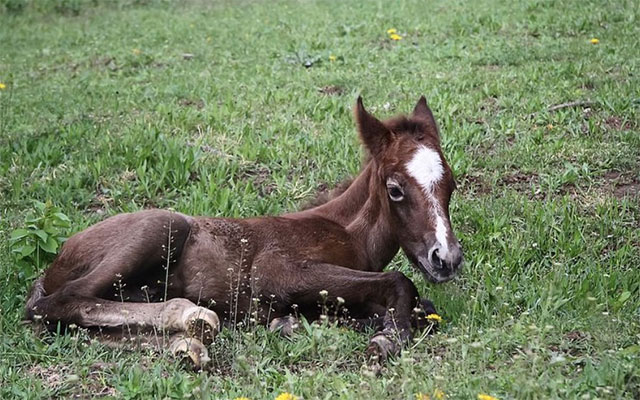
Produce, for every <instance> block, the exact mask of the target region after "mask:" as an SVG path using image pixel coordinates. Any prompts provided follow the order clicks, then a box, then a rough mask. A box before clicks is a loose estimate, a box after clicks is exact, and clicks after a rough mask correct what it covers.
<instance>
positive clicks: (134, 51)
mask: <svg viewBox="0 0 640 400" xmlns="http://www.w3.org/2000/svg"><path fill="white" fill-rule="evenodd" d="M131 51H132V52H133V54H135V55H137V56H139V55H140V53H142V50H140V49H133V50H131Z"/></svg>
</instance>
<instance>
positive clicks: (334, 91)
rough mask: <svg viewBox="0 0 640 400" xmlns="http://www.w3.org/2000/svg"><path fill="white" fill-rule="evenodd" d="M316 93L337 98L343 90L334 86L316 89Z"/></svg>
mask: <svg viewBox="0 0 640 400" xmlns="http://www.w3.org/2000/svg"><path fill="white" fill-rule="evenodd" d="M318 92H320V93H322V94H326V95H327V96H339V95H341V94H342V93H343V92H344V89H343V88H341V87H340V86H336V85H327V86H324V87H321V88H320V89H318Z"/></svg>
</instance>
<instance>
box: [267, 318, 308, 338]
mask: <svg viewBox="0 0 640 400" xmlns="http://www.w3.org/2000/svg"><path fill="white" fill-rule="evenodd" d="M299 326H300V325H299V323H298V319H297V318H296V317H293V316H291V315H288V316H286V317H280V318H274V319H273V321H271V323H270V324H269V330H270V331H271V332H280V335H281V336H284V337H289V336H291V335H293V331H295V330H296V329H297V328H298V327H299Z"/></svg>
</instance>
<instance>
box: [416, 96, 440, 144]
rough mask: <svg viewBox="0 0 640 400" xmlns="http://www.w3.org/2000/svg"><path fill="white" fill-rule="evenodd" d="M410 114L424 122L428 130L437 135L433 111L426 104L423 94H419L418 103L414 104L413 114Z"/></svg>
mask: <svg viewBox="0 0 640 400" xmlns="http://www.w3.org/2000/svg"><path fill="white" fill-rule="evenodd" d="M411 116H412V117H413V118H415V119H418V120H420V121H422V122H424V123H426V124H427V126H428V128H429V130H430V131H432V132H433V133H434V134H435V135H436V136H439V133H438V126H437V125H436V120H435V118H433V113H432V112H431V109H430V108H429V106H428V105H427V99H426V98H425V97H424V96H420V100H418V103H416V106H415V107H414V109H413V114H412V115H411Z"/></svg>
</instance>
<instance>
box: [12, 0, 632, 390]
mask: <svg viewBox="0 0 640 400" xmlns="http://www.w3.org/2000/svg"><path fill="white" fill-rule="evenodd" d="M96 3H98V2H92V1H89V0H75V1H73V0H65V1H60V2H55V3H54V2H51V3H48V2H39V1H36V0H33V1H27V0H3V1H2V2H0V4H2V5H3V6H4V9H3V6H2V5H0V10H3V11H2V14H0V37H2V38H4V40H3V46H2V51H1V53H0V82H2V83H4V84H6V88H5V89H3V90H0V213H1V214H0V215H1V220H0V237H2V240H0V359H2V360H3V361H2V363H0V398H38V399H39V398H52V397H62V398H66V397H71V396H78V397H84V398H92V397H98V396H106V397H115V398H185V397H192V398H220V399H233V398H235V397H238V396H247V397H250V398H252V399H270V398H275V397H276V395H277V394H279V393H281V392H284V391H287V392H291V393H293V394H295V395H297V396H300V397H303V398H305V399H312V398H318V399H350V398H371V399H378V398H380V399H383V398H393V399H413V398H415V395H416V394H417V393H424V394H429V395H432V396H433V394H434V392H435V391H436V390H441V391H443V392H444V393H445V394H446V396H447V398H460V399H470V398H476V396H477V395H478V394H479V393H486V394H490V395H493V396H496V397H498V398H500V399H508V398H517V399H547V398H582V399H589V398H612V399H637V398H639V397H640V378H639V376H640V360H639V357H640V344H639V342H640V295H639V294H640V293H639V292H640V289H639V286H640V272H639V270H638V265H640V222H639V221H640V202H639V200H638V199H639V194H638V192H639V190H640V189H639V188H640V135H638V132H639V126H640V123H639V122H640V118H639V104H640V97H639V96H640V94H639V92H638V88H640V79H639V76H640V58H638V54H640V42H638V40H637V37H638V36H640V29H639V28H638V27H639V26H640V24H639V23H638V21H639V20H640V7H639V6H638V4H637V2H632V1H619V2H610V3H603V2H597V1H591V0H587V1H574V0H570V1H563V2H559V1H542V0H539V1H527V2H505V1H488V0H480V1H476V2H463V1H459V0H453V1H449V2H438V1H428V2H424V1H417V0H413V1H412V0H405V1H401V2H377V1H362V2H357V3H356V2H337V1H326V2H323V1H293V0H278V1H274V2H271V1H269V2H266V1H265V2H262V1H240V2H231V1H222V2H216V3H213V4H210V3H208V2H202V1H195V0H194V1H186V2H180V3H177V2H176V3H173V2H168V1H161V0H157V1H155V0H147V1H133V0H130V1H126V0H123V1H118V2H109V3H106V4H104V5H96ZM389 28H396V29H397V32H398V34H399V35H401V36H402V40H399V41H391V40H389V38H388V35H387V33H386V31H387V29H389ZM594 37H595V38H598V39H599V41H600V42H599V44H595V45H594V44H591V43H590V40H591V39H592V38H594ZM332 55H333V56H335V60H334V61H330V59H329V57H330V56H332ZM332 58H333V57H332ZM305 64H306V66H305ZM357 94H362V95H363V97H364V99H365V104H367V106H368V107H369V108H370V109H371V110H373V111H374V112H375V114H377V115H378V116H380V117H386V116H391V115H393V114H395V113H397V112H407V111H409V110H411V107H412V106H413V104H414V103H415V102H416V100H417V99H418V97H419V96H420V95H421V94H425V95H426V96H427V98H428V100H429V103H430V105H431V107H432V108H433V110H434V113H435V115H436V118H437V119H438V121H439V123H440V128H441V131H442V141H443V147H444V151H445V154H446V156H447V158H448V160H449V161H450V164H451V166H452V168H453V169H454V172H455V174H456V176H457V179H458V183H459V187H460V190H459V191H458V192H457V193H456V194H455V195H454V199H453V204H452V208H451V215H452V221H453V225H454V228H455V229H456V231H457V232H458V234H459V237H460V239H461V241H462V242H463V245H464V248H465V253H466V266H465V270H464V273H463V274H462V276H461V277H460V278H459V279H457V280H455V281H453V282H450V283H447V284H443V285H440V286H437V285H431V284H428V283H426V282H425V281H424V280H423V279H422V277H421V276H420V274H419V273H417V272H414V271H413V270H412V269H411V267H410V266H409V264H408V262H407V261H406V259H405V258H404V256H402V255H399V256H398V257H397V258H396V259H395V260H394V262H393V264H392V266H391V268H394V269H399V270H401V271H403V272H405V273H407V274H408V276H410V277H411V278H412V279H413V280H414V282H416V284H417V285H418V287H419V289H420V291H421V293H422V294H423V295H425V296H428V297H429V298H431V299H433V300H434V302H435V303H436V305H437V306H438V307H439V309H440V311H441V314H442V315H443V317H444V318H445V320H446V323H445V324H444V326H443V328H442V330H441V332H440V333H438V334H436V335H435V336H433V337H429V338H426V339H425V340H423V341H421V342H420V343H417V344H416V345H415V346H414V347H412V348H411V349H408V350H407V351H406V352H404V353H403V354H402V355H401V356H400V357H398V358H396V359H395V360H393V361H391V362H390V363H388V365H387V366H386V368H385V369H384V371H383V372H382V374H381V376H379V377H375V376H372V374H371V373H370V372H369V371H368V370H367V369H366V368H364V367H363V365H364V363H365V358H364V356H363V351H364V349H365V348H366V345H367V340H368V337H367V335H365V334H360V333H357V332H353V331H349V330H344V329H339V328H335V327H332V326H326V325H320V326H315V325H313V326H309V325H305V326H304V327H303V329H301V331H300V332H299V333H298V334H296V336H295V337H294V338H293V340H284V339H280V338H278V337H276V336H274V335H272V334H270V333H268V332H266V331H265V329H263V328H260V327H256V328H252V329H247V330H243V331H242V332H241V333H234V332H229V331H224V332H223V333H222V334H221V336H220V337H219V339H218V341H217V342H216V344H214V348H213V349H212V353H213V355H214V356H215V357H214V363H215V365H216V369H217V371H213V372H209V373H202V374H195V373H192V372H189V371H186V370H185V369H183V368H182V367H181V366H180V365H178V364H176V363H174V362H172V360H171V358H170V357H166V356H164V355H157V354H153V353H150V352H147V351H142V350H140V351H125V350H112V349H109V348H106V347H104V346H102V345H100V344H97V343H93V342H87V341H86V340H84V338H83V335H82V334H81V333H80V334H78V335H67V336H54V337H52V338H47V339H45V340H41V339H39V338H37V337H36V336H34V335H33V334H32V332H31V330H30V329H29V328H28V327H27V326H24V325H23V324H21V323H20V320H21V318H22V312H23V305H24V303H25V297H26V293H27V290H28V287H29V286H30V284H31V282H32V281H33V279H35V276H36V275H38V274H39V273H40V272H41V269H42V268H43V267H44V265H39V266H36V267H37V268H36V269H38V271H35V272H34V273H30V272H29V271H32V269H33V266H32V268H31V269H27V270H24V269H22V268H20V267H18V265H19V264H18V263H17V262H16V260H15V258H14V256H13V255H12V254H11V252H10V247H9V241H8V238H9V235H10V233H11V232H12V231H13V230H15V229H18V228H22V227H24V226H25V218H26V216H27V215H28V214H29V213H31V212H32V211H33V210H34V208H35V204H36V203H34V202H35V201H41V202H45V201H47V200H49V201H50V202H51V204H52V205H53V206H55V207H58V208H59V209H60V211H61V212H63V213H64V214H66V215H67V216H69V218H70V220H71V228H70V229H69V230H68V232H66V234H67V235H70V234H72V233H73V232H75V231H79V230H81V229H83V228H85V227H87V226H89V225H90V224H93V223H95V222H97V221H99V220H101V219H103V218H105V217H106V216H108V215H112V214H116V213H119V212H123V211H133V210H139V209H142V208H147V207H162V208H173V209H176V210H179V211H181V212H185V213H189V214H206V215H212V216H222V215H224V216H234V217H248V216H253V215H263V214H278V213H281V212H284V211H287V210H292V209H295V208H296V207H298V206H299V205H300V204H301V203H302V202H304V201H305V200H308V199H310V198H312V197H313V195H314V193H316V192H317V191H318V189H319V188H322V187H324V186H326V185H329V186H331V185H332V184H334V183H335V182H337V181H339V180H341V179H342V178H345V177H347V176H350V175H353V174H355V173H356V172H357V171H358V168H359V164H360V160H361V151H360V149H359V146H358V142H357V138H356V135H355V130H354V127H353V126H354V123H353V119H352V117H351V107H352V105H353V103H354V100H355V97H356V96H357ZM571 101H591V102H593V104H591V105H589V106H584V107H583V106H581V107H567V108H562V109H560V110H557V111H553V112H548V111H546V110H547V108H548V107H549V106H552V105H555V104H560V103H565V102H571ZM231 350H233V351H231Z"/></svg>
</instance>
